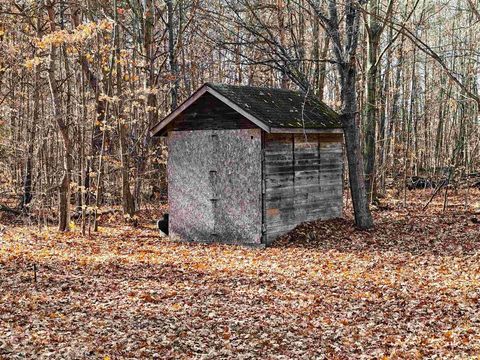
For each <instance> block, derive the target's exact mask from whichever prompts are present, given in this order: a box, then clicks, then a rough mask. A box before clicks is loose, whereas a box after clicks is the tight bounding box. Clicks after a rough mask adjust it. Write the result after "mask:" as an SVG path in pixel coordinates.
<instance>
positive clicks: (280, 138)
mask: <svg viewBox="0 0 480 360" xmlns="http://www.w3.org/2000/svg"><path fill="white" fill-rule="evenodd" d="M264 157H265V160H264V181H265V183H264V187H265V189H264V192H265V199H264V202H265V203H264V216H265V224H266V239H265V240H266V242H271V241H273V240H274V239H275V238H276V237H278V236H279V235H281V234H284V233H286V232H288V231H289V230H291V229H293V228H294V227H295V226H297V225H298V224H300V223H302V222H305V221H311V220H316V219H329V218H335V217H340V216H341V214H342V207H343V194H342V192H343V185H342V181H343V179H342V172H343V154H342V135H339V134H309V135H308V136H307V138H305V136H304V135H303V134H298V135H292V134H265V139H264Z"/></svg>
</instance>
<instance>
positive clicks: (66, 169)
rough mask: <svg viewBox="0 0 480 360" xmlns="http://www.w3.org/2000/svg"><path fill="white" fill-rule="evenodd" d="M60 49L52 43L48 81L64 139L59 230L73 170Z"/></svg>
mask: <svg viewBox="0 0 480 360" xmlns="http://www.w3.org/2000/svg"><path fill="white" fill-rule="evenodd" d="M47 12H48V18H49V23H50V30H51V31H52V32H54V31H55V28H56V26H55V10H54V8H53V3H49V4H48V5H47ZM57 56H58V49H57V47H56V46H55V45H54V44H51V45H50V59H49V67H48V83H49V86H50V95H51V98H52V109H53V117H54V119H55V122H56V124H57V126H58V129H59V131H60V135H61V137H62V141H63V154H62V157H63V175H62V180H61V182H60V184H59V187H58V230H60V231H67V230H68V225H69V222H70V216H69V215H70V212H69V210H70V209H69V205H70V176H71V171H72V151H71V149H72V145H71V142H70V138H69V134H68V125H67V123H66V121H65V119H64V114H63V112H62V110H61V109H62V101H61V98H60V94H59V82H58V81H57V80H56V78H55V73H56V64H55V62H56V61H57Z"/></svg>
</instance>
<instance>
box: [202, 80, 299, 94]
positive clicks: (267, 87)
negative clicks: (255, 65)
mask: <svg viewBox="0 0 480 360" xmlns="http://www.w3.org/2000/svg"><path fill="white" fill-rule="evenodd" d="M204 85H206V86H210V87H213V88H215V87H222V86H228V87H235V88H244V89H258V90H274V91H284V92H293V93H298V94H302V95H303V94H305V91H303V90H300V89H298V90H292V89H283V88H277V87H269V86H252V85H232V84H224V83H214V82H206V83H205V84H204Z"/></svg>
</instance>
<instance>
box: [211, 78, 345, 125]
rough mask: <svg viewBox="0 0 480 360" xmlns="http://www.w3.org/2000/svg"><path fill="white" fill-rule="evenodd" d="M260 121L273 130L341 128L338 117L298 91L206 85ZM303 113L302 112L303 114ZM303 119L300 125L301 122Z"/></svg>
mask: <svg viewBox="0 0 480 360" xmlns="http://www.w3.org/2000/svg"><path fill="white" fill-rule="evenodd" d="M206 85H207V86H209V87H211V88H212V89H214V90H216V91H218V92H219V93H220V94H222V95H223V96H225V97H226V98H228V99H229V100H230V101H232V102H234V103H235V104H236V105H238V106H239V107H241V108H242V109H243V110H245V111H246V112H248V113H250V114H252V115H253V116H255V117H256V118H257V119H259V120H260V121H262V122H264V123H265V124H267V125H268V126H270V127H275V128H303V127H305V128H307V129H334V128H341V127H342V125H341V124H340V120H339V115H338V114H337V113H336V112H335V111H333V110H332V109H331V108H330V107H328V106H327V105H326V104H324V103H323V102H321V101H319V100H318V99H316V98H314V97H313V96H308V97H307V98H306V99H305V94H304V93H302V92H300V91H293V90H285V89H274V88H262V87H252V86H234V85H223V84H212V83H207V84H206ZM302 109H303V111H302ZM302 115H303V121H302Z"/></svg>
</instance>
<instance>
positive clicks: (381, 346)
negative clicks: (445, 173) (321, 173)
mask: <svg viewBox="0 0 480 360" xmlns="http://www.w3.org/2000/svg"><path fill="white" fill-rule="evenodd" d="M430 194H431V191H430V190H416V191H412V192H410V193H409V195H408V205H407V207H406V208H404V207H403V206H402V204H401V202H398V201H394V200H392V199H390V200H387V199H384V200H383V205H384V206H381V207H380V208H381V209H377V210H375V211H374V216H375V219H376V228H375V229H374V230H372V231H358V230H356V229H355V228H354V226H353V222H352V220H351V218H350V217H349V216H347V217H346V219H342V220H333V221H327V222H317V223H310V224H305V225H302V226H301V227H299V228H298V229H296V230H295V231H294V232H292V233H291V234H290V235H287V236H285V237H283V238H282V239H280V240H279V241H278V242H276V243H275V244H274V246H272V247H270V248H267V249H265V250H260V249H250V248H244V247H235V246H227V245H193V244H181V243H175V242H172V241H169V240H168V239H161V238H160V237H159V236H158V234H157V232H156V231H155V230H154V226H153V225H144V226H141V227H139V228H136V229H134V228H130V227H126V226H123V225H118V224H111V225H108V226H105V227H102V228H101V229H100V233H98V234H94V235H92V236H90V237H82V236H81V235H80V234H79V233H78V229H76V230H74V231H72V232H70V233H67V234H59V233H57V232H56V231H55V229H54V228H47V229H38V228H35V227H25V226H21V225H16V226H10V225H9V224H8V223H6V222H5V221H4V222H3V225H1V223H0V359H3V358H5V359H16V358H68V359H76V358H78V359H83V358H92V359H124V358H137V359H138V358H192V357H194V358H206V359H207V358H211V359H213V358H219V357H220V358H243V359H246V358H284V359H290V358H320V359H321V358H328V359H334V358H338V359H344V358H345V359H347V358H348V359H361V358H377V359H396V358H408V359H413V358H434V357H436V356H437V357H438V358H442V359H443V358H470V357H471V358H473V357H474V356H478V355H480V225H479V224H478V223H477V219H480V191H478V190H471V194H470V202H469V205H468V206H467V208H465V206H464V199H463V197H464V194H463V191H462V192H460V193H459V194H458V195H452V196H451V197H450V204H449V206H448V208H447V210H446V211H445V212H443V211H442V199H441V197H440V196H439V197H438V198H437V199H435V201H434V202H433V203H432V204H431V206H430V207H429V208H428V209H427V210H425V211H423V210H422V205H423V204H424V203H425V202H426V201H427V200H428V198H429V196H430ZM34 264H35V267H36V269H37V271H36V273H37V282H36V283H35V282H34V270H33V269H34Z"/></svg>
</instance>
